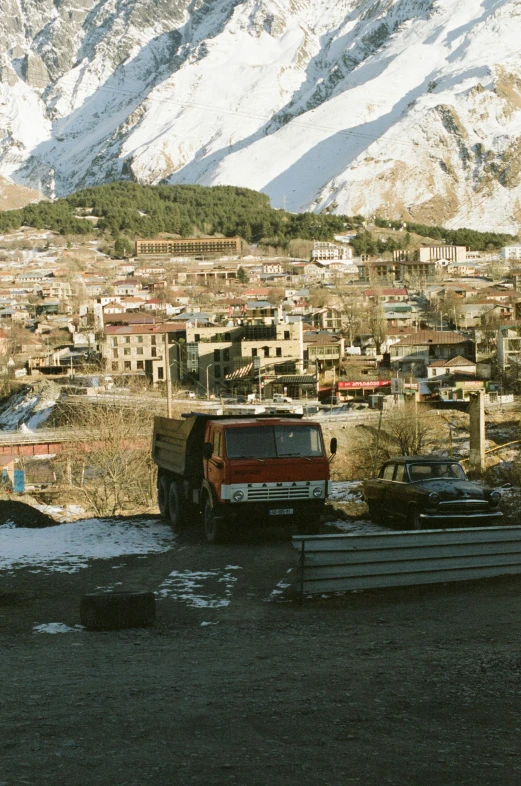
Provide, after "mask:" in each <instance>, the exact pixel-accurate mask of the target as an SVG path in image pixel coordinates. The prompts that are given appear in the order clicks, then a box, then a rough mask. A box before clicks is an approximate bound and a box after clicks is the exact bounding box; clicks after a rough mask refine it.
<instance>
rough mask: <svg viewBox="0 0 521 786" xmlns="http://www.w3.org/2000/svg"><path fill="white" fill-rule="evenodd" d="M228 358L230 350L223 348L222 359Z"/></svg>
mask: <svg viewBox="0 0 521 786" xmlns="http://www.w3.org/2000/svg"><path fill="white" fill-rule="evenodd" d="M229 359H230V350H229V349H228V348H227V349H223V360H229Z"/></svg>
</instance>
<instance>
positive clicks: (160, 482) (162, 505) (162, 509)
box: [157, 473, 170, 519]
mask: <svg viewBox="0 0 521 786" xmlns="http://www.w3.org/2000/svg"><path fill="white" fill-rule="evenodd" d="M169 487H170V480H169V478H168V477H167V476H166V475H164V474H163V473H161V475H159V477H158V479H157V504H158V506H159V513H160V514H161V518H163V519H167V518H168V516H169V513H168V492H169Z"/></svg>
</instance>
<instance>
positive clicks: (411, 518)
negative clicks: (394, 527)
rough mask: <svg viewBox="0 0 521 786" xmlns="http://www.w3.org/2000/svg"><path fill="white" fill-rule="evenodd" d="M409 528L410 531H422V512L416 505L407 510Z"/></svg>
mask: <svg viewBox="0 0 521 786" xmlns="http://www.w3.org/2000/svg"><path fill="white" fill-rule="evenodd" d="M407 527H408V528H409V529H421V528H422V523H421V519H420V511H419V510H418V508H417V507H416V505H410V506H409V508H408V510H407Z"/></svg>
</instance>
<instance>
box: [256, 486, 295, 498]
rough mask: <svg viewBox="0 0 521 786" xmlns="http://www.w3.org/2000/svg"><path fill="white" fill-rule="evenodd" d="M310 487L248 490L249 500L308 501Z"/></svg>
mask: <svg viewBox="0 0 521 786" xmlns="http://www.w3.org/2000/svg"><path fill="white" fill-rule="evenodd" d="M308 498H309V487H308V486H301V487H298V486H293V487H292V488H264V489H248V500H261V501H262V500H271V499H308Z"/></svg>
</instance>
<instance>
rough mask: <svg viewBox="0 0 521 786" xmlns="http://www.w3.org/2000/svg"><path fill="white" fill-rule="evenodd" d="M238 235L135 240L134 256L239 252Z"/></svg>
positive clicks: (240, 245) (176, 255)
mask: <svg viewBox="0 0 521 786" xmlns="http://www.w3.org/2000/svg"><path fill="white" fill-rule="evenodd" d="M241 250H242V241H241V238H240V237H182V238H175V239H170V240H164V239H161V238H159V239H154V240H136V256H143V255H148V254H154V255H158V256H159V255H165V256H174V257H194V256H201V255H204V256H207V255H209V254H212V255H214V254H215V255H216V254H233V255H236V254H240V253H241Z"/></svg>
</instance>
